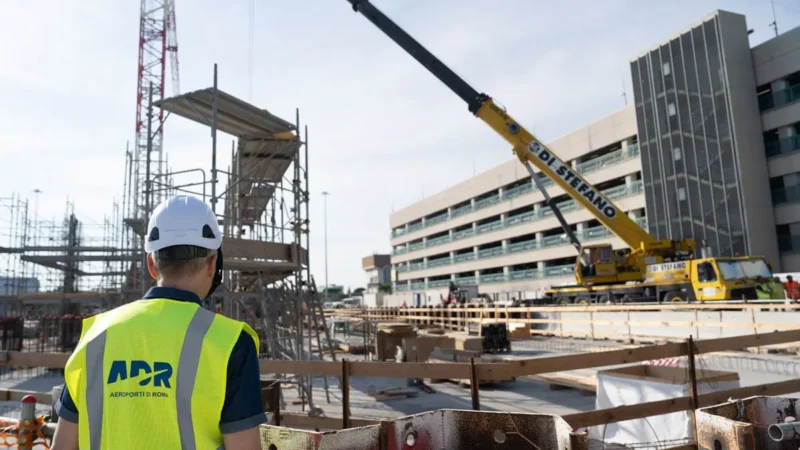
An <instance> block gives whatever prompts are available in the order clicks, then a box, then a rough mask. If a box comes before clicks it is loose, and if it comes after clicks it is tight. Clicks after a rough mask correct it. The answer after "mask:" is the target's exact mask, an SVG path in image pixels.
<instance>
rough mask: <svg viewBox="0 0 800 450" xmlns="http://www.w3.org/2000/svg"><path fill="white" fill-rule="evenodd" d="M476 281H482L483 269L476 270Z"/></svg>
mask: <svg viewBox="0 0 800 450" xmlns="http://www.w3.org/2000/svg"><path fill="white" fill-rule="evenodd" d="M475 281H476V282H478V283H480V281H481V271H480V270H476V271H475Z"/></svg>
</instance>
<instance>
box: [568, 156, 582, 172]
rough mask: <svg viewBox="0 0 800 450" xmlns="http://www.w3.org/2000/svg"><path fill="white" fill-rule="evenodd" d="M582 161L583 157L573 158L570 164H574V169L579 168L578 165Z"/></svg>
mask: <svg viewBox="0 0 800 450" xmlns="http://www.w3.org/2000/svg"><path fill="white" fill-rule="evenodd" d="M580 163H581V158H575V159H573V160H572V162H571V163H570V166H572V170H578V165H579V164H580Z"/></svg>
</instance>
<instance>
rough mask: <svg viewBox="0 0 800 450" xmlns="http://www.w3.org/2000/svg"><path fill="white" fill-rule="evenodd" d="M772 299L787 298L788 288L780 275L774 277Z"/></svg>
mask: <svg viewBox="0 0 800 450" xmlns="http://www.w3.org/2000/svg"><path fill="white" fill-rule="evenodd" d="M772 299H773V300H786V288H784V287H783V283H781V279H780V278H778V277H773V278H772Z"/></svg>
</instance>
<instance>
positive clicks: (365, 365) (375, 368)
mask: <svg viewBox="0 0 800 450" xmlns="http://www.w3.org/2000/svg"><path fill="white" fill-rule="evenodd" d="M469 374H470V368H469V364H466V363H442V364H437V363H418V362H405V363H396V362H364V361H353V362H351V363H350V376H353V377H389V378H433V379H441V378H469Z"/></svg>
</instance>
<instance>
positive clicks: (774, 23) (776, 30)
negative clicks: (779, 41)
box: [769, 0, 778, 36]
mask: <svg viewBox="0 0 800 450" xmlns="http://www.w3.org/2000/svg"><path fill="white" fill-rule="evenodd" d="M770 3H772V23H771V24H769V26H771V27H772V28H774V29H775V36H778V17H777V16H776V15H775V0H772V1H771V2H770Z"/></svg>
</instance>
